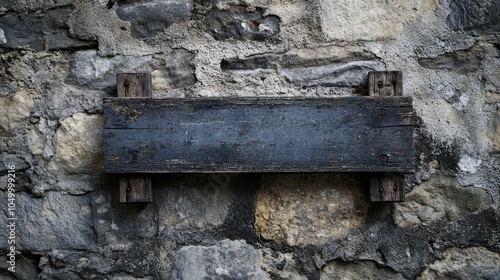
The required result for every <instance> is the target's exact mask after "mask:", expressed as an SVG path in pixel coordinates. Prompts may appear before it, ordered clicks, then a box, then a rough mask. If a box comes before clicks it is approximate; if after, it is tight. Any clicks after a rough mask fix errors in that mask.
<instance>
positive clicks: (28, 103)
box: [0, 89, 34, 135]
mask: <svg viewBox="0 0 500 280" xmlns="http://www.w3.org/2000/svg"><path fill="white" fill-rule="evenodd" d="M33 105H34V101H33V94H32V93H31V92H30V91H29V90H27V89H20V90H19V91H18V92H16V93H14V94H11V95H9V96H5V97H0V115H1V116H2V118H0V135H1V134H2V133H5V132H8V131H11V130H12V129H14V128H15V127H16V126H18V125H19V124H20V123H21V122H23V121H25V120H27V118H28V117H29V115H30V112H31V109H32V108H33Z"/></svg>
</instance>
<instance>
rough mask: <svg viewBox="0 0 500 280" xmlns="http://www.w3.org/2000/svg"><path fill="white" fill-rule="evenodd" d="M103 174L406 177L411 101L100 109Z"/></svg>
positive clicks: (195, 102)
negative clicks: (377, 174) (365, 174)
mask: <svg viewBox="0 0 500 280" xmlns="http://www.w3.org/2000/svg"><path fill="white" fill-rule="evenodd" d="M104 115H105V125H104V146H105V171H106V172H108V173H156V172H158V173H168V172H413V171H414V163H413V162H414V151H413V110H412V100H411V98H409V97H398V98H394V97H389V98H388V97H386V98H381V97H379V98H371V97H342V98H330V99H249V98H245V99H244V98H241V99H156V100H151V99H139V98H132V99H130V98H108V99H105V100H104Z"/></svg>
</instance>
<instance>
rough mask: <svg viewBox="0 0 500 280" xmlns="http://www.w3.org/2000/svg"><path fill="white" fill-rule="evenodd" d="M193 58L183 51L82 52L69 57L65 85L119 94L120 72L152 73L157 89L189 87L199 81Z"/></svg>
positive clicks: (154, 85) (190, 54) (154, 87)
mask: <svg viewBox="0 0 500 280" xmlns="http://www.w3.org/2000/svg"><path fill="white" fill-rule="evenodd" d="M193 57H194V55H193V54H192V53H190V52H187V51H185V50H183V49H178V50H172V51H170V52H168V53H166V54H164V55H155V56H153V55H144V56H128V55H117V56H113V57H101V56H98V55H97V52H96V51H93V50H88V51H79V52H74V53H73V54H72V55H71V56H70V70H69V74H68V77H67V78H66V82H67V83H69V84H75V85H77V86H85V87H88V88H92V89H96V90H103V91H105V92H107V93H110V94H111V93H113V92H114V91H116V74H117V73H134V72H149V73H151V74H152V78H153V84H152V86H153V89H154V90H165V89H173V88H179V87H185V86H190V85H192V84H194V83H195V82H196V76H195V74H194V67H193V66H192V65H191V60H192V59H193Z"/></svg>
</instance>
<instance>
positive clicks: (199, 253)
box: [173, 239, 266, 280]
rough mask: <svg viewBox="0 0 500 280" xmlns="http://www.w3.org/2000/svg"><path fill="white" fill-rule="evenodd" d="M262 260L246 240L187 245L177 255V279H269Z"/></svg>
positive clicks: (175, 277)
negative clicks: (261, 262)
mask: <svg viewBox="0 0 500 280" xmlns="http://www.w3.org/2000/svg"><path fill="white" fill-rule="evenodd" d="M260 261H261V259H260V255H259V253H258V251H257V250H255V249H254V248H253V247H252V246H250V245H248V244H246V243H245V242H244V241H238V240H236V241H231V240H227V239H226V240H222V241H220V242H218V243H216V244H215V245H214V246H210V247H203V246H186V247H183V248H181V249H180V250H179V252H178V253H177V266H176V268H175V271H174V274H173V279H183V280H188V279H208V278H210V279H253V280H257V279H266V277H265V275H264V273H263V272H262V271H261V269H260Z"/></svg>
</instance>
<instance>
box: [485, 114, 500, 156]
mask: <svg viewBox="0 0 500 280" xmlns="http://www.w3.org/2000/svg"><path fill="white" fill-rule="evenodd" d="M485 134H486V137H487V139H488V142H489V144H490V145H491V148H492V149H493V150H494V151H497V152H498V151H500V109H497V111H496V112H495V114H493V115H492V117H491V119H490V121H489V122H488V126H487V128H486V130H485Z"/></svg>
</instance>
